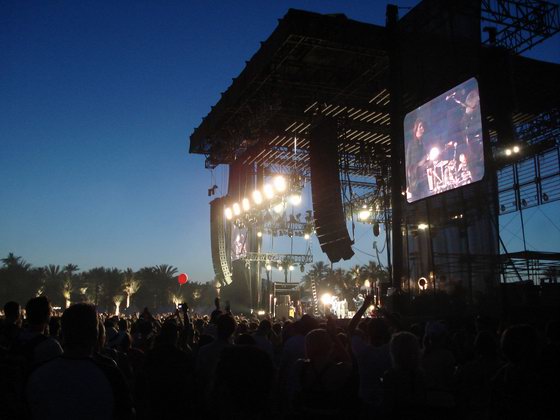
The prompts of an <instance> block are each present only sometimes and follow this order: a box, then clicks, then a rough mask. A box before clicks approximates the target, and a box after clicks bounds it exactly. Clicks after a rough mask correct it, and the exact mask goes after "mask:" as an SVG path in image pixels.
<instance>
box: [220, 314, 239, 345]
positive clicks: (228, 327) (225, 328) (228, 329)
mask: <svg viewBox="0 0 560 420" xmlns="http://www.w3.org/2000/svg"><path fill="white" fill-rule="evenodd" d="M216 329H217V334H218V338H220V339H222V340H228V339H229V338H230V337H231V335H232V334H233V332H234V331H235V319H233V317H232V316H231V315H230V314H222V315H220V317H219V318H218V320H217V322H216Z"/></svg>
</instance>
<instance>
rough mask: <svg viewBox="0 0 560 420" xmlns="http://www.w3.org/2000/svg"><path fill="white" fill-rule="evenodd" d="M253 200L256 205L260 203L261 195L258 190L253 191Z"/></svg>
mask: <svg viewBox="0 0 560 420" xmlns="http://www.w3.org/2000/svg"><path fill="white" fill-rule="evenodd" d="M253 201H254V202H255V204H256V205H257V206H258V205H259V204H261V203H262V201H263V197H262V194H261V192H260V191H259V190H255V191H253Z"/></svg>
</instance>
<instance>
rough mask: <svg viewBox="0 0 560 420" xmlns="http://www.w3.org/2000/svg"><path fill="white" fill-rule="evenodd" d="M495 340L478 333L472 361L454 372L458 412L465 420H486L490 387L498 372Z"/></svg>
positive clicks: (499, 363)
mask: <svg viewBox="0 0 560 420" xmlns="http://www.w3.org/2000/svg"><path fill="white" fill-rule="evenodd" d="M501 365H502V362H501V361H500V359H499V357H498V349H497V343H496V337H495V335H494V334H493V333H491V332H490V331H488V330H482V331H480V332H479V333H478V334H477V336H476V338H475V342H474V360H472V361H471V362H468V363H466V364H465V365H464V366H462V367H461V368H459V369H458V370H457V373H456V375H455V382H456V383H457V392H456V395H457V398H458V406H459V411H460V412H461V413H463V416H464V417H465V418H467V419H483V418H488V411H489V409H490V403H491V401H490V389H491V388H490V384H491V381H492V378H493V377H494V376H495V375H496V373H497V372H498V370H499V369H500V367H501Z"/></svg>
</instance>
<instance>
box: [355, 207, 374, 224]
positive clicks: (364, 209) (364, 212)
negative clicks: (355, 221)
mask: <svg viewBox="0 0 560 420" xmlns="http://www.w3.org/2000/svg"><path fill="white" fill-rule="evenodd" d="M369 216H371V211H369V209H368V208H367V207H366V206H363V207H362V210H360V212H359V213H358V218H359V219H360V220H361V221H362V222H365V221H366V220H367V219H369Z"/></svg>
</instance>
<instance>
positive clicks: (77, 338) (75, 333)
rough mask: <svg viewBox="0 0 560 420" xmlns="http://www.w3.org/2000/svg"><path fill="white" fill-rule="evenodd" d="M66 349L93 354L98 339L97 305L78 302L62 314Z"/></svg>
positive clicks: (72, 351) (83, 353)
mask: <svg viewBox="0 0 560 420" xmlns="http://www.w3.org/2000/svg"><path fill="white" fill-rule="evenodd" d="M61 324H62V338H63V344H64V350H65V351H66V352H70V353H78V354H82V355H91V354H92V353H93V351H94V349H95V345H96V342H97V339H98V321H97V313H96V312H95V307H94V306H93V305H90V304H87V303H76V304H74V305H72V306H70V307H69V308H68V309H66V310H65V311H64V313H63V314H62V322H61Z"/></svg>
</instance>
